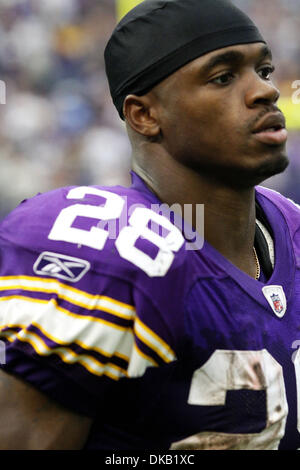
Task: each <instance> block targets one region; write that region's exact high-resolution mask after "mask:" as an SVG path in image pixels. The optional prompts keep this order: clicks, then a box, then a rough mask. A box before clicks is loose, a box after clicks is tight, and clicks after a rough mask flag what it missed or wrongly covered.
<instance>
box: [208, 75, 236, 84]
mask: <svg viewBox="0 0 300 470" xmlns="http://www.w3.org/2000/svg"><path fill="white" fill-rule="evenodd" d="M233 77H234V75H233V73H232V72H224V73H222V74H221V75H219V76H218V77H215V78H213V79H212V80H211V83H216V84H217V85H228V84H229V83H230V82H231V81H232V79H233Z"/></svg>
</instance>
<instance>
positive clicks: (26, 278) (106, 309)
mask: <svg viewBox="0 0 300 470" xmlns="http://www.w3.org/2000/svg"><path fill="white" fill-rule="evenodd" d="M9 280H15V281H22V280H24V281H29V282H41V283H43V284H51V283H52V284H54V285H57V287H60V288H62V289H65V290H66V291H69V292H70V293H74V294H76V295H80V296H82V297H85V298H86V299H88V300H90V301H92V302H93V303H94V305H90V304H88V303H87V304H85V303H83V302H80V301H78V300H76V299H73V298H72V297H68V296H67V295H64V294H60V293H59V290H58V289H57V290H55V289H54V288H51V289H50V288H49V289H47V288H41V287H35V286H23V285H22V284H18V283H17V284H13V285H10V286H0V291H2V290H10V289H21V290H31V291H33V292H44V293H51V292H55V293H56V294H57V295H58V296H59V297H60V298H62V299H63V300H66V301H67V302H70V303H72V304H74V305H78V306H79V307H84V308H86V309H87V310H100V311H101V310H102V311H104V312H107V313H112V314H113V315H116V316H118V317H120V318H125V319H126V320H130V319H132V318H133V316H134V314H135V312H136V309H135V307H134V306H133V305H129V304H125V303H123V302H120V301H118V300H115V299H113V298H111V297H107V296H105V295H91V294H88V293H87V292H84V291H81V290H79V289H75V288H74V287H71V286H68V285H67V284H63V283H62V282H60V281H58V280H57V279H49V278H46V279H44V278H40V277H32V276H4V277H0V282H1V281H9ZM101 301H107V302H110V303H112V304H114V305H116V306H118V307H120V308H124V309H127V310H130V311H131V312H132V313H131V314H125V313H120V312H117V311H116V310H114V309H113V308H109V307H106V306H97V305H95V304H96V303H98V302H101Z"/></svg>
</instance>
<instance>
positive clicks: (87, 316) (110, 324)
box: [0, 295, 131, 331]
mask: <svg viewBox="0 0 300 470" xmlns="http://www.w3.org/2000/svg"><path fill="white" fill-rule="evenodd" d="M12 299H17V300H25V301H28V302H32V303H40V304H49V303H52V304H54V306H55V308H56V310H59V311H60V312H62V313H64V314H65V315H68V316H70V317H73V318H80V319H83V320H89V321H93V322H96V323H104V324H105V325H108V326H110V327H112V328H115V329H117V330H122V331H123V330H131V327H129V326H121V325H116V324H115V323H111V322H109V321H108V320H103V319H102V318H96V317H91V316H90V315H81V314H77V313H73V312H70V311H69V310H66V309H65V308H63V307H59V306H58V303H57V301H56V300H55V299H50V300H42V299H33V298H32V297H26V296H25V295H8V296H5V297H0V302H2V301H7V300H12Z"/></svg>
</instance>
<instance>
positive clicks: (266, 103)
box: [152, 43, 288, 187]
mask: <svg viewBox="0 0 300 470" xmlns="http://www.w3.org/2000/svg"><path fill="white" fill-rule="evenodd" d="M272 71H273V66H272V58H271V54H270V51H269V49H268V48H267V47H266V46H265V45H264V44H263V43H255V44H246V45H238V46H230V47H226V48H224V49H219V50H217V51H214V52H212V53H209V54H206V55H205V56H202V57H200V58H198V59H196V60H194V61H193V62H190V63H189V64H187V65H186V66H184V67H182V68H181V69H179V70H178V71H177V72H175V73H174V74H172V75H171V76H170V77H168V78H167V79H166V80H164V81H163V82H161V83H160V84H159V85H158V86H157V87H155V88H154V89H153V90H152V93H153V94H154V96H155V97H156V103H157V109H158V115H159V120H160V126H161V132H162V136H163V141H162V144H163V145H164V146H165V148H166V149H167V150H168V152H169V153H170V155H172V157H173V158H175V159H176V160H177V161H179V162H181V163H182V164H183V165H185V166H189V167H191V168H193V169H194V170H196V171H199V172H201V173H202V174H203V173H205V174H206V175H207V176H208V177H212V178H216V179H219V180H220V181H224V182H225V180H227V182H230V183H231V184H233V185H236V184H237V185H239V186H244V187H247V186H251V185H255V184H258V183H260V182H261V181H263V180H265V179H266V178H268V177H270V176H272V175H274V174H276V173H279V172H281V171H283V170H284V169H285V168H286V166H287V165H288V159H287V156H286V150H285V145H286V139H287V132H286V130H285V129H284V127H285V121H284V118H283V116H282V114H281V112H280V111H279V109H278V108H277V106H276V102H277V100H278V98H279V92H278V90H277V89H276V87H275V86H274V85H273V83H272V81H271V73H272Z"/></svg>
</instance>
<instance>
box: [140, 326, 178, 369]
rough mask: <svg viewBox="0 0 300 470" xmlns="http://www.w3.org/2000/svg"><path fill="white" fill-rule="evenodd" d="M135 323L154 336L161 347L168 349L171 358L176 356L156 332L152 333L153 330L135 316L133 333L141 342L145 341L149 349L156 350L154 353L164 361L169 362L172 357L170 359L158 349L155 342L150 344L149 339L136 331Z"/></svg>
mask: <svg viewBox="0 0 300 470" xmlns="http://www.w3.org/2000/svg"><path fill="white" fill-rule="evenodd" d="M137 324H139V325H140V327H141V328H142V329H143V330H145V331H147V333H148V334H149V335H150V336H152V338H154V339H155V340H156V341H157V342H158V343H160V344H161V345H162V346H163V348H164V349H165V350H166V351H168V352H169V353H170V354H171V356H173V358H174V359H175V358H176V354H175V353H174V351H172V349H171V348H170V346H169V345H168V344H167V343H166V342H165V341H164V340H163V339H161V338H160V337H159V336H158V335H157V334H156V333H154V331H152V330H150V328H149V327H148V326H146V325H145V324H144V323H143V322H142V321H141V320H140V319H139V318H136V321H135V325H134V333H135V334H136V336H137V337H138V338H139V339H140V340H141V341H142V342H143V343H145V344H146V345H147V346H148V347H149V348H150V349H152V350H153V351H154V352H156V354H157V355H158V356H160V357H161V358H162V359H163V360H164V361H165V362H171V361H172V359H170V358H169V357H167V356H166V355H165V354H164V352H163V351H162V350H161V349H158V348H157V347H156V346H155V344H152V343H150V341H149V340H148V339H147V338H145V337H144V336H142V333H140V332H139V331H137V329H136V326H137Z"/></svg>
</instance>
